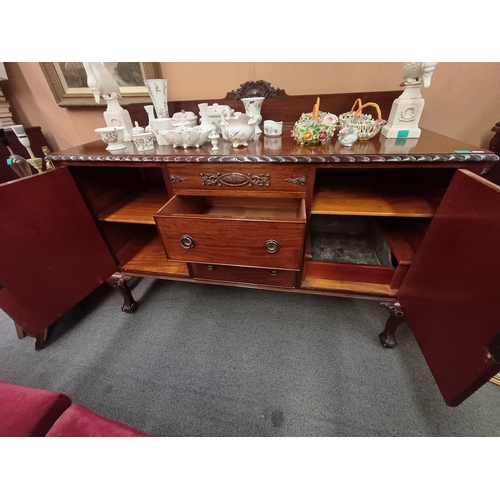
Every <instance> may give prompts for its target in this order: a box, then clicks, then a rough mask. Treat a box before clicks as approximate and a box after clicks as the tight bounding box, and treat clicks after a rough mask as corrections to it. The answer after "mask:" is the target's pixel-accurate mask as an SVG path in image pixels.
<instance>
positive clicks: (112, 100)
mask: <svg viewBox="0 0 500 500" xmlns="http://www.w3.org/2000/svg"><path fill="white" fill-rule="evenodd" d="M104 100H105V101H106V103H107V108H106V111H104V113H103V115H104V121H105V122H106V125H107V126H108V127H124V131H123V135H124V138H123V140H124V141H125V142H128V141H131V140H132V137H131V135H132V128H133V126H132V120H131V119H130V114H129V112H128V111H127V110H126V109H123V108H122V107H121V106H120V104H119V102H118V95H117V94H111V95H105V96H104Z"/></svg>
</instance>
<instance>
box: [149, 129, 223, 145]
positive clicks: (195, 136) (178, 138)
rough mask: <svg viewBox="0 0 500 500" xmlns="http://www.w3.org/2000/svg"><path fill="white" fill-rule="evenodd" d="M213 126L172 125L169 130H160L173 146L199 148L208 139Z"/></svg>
mask: <svg viewBox="0 0 500 500" xmlns="http://www.w3.org/2000/svg"><path fill="white" fill-rule="evenodd" d="M213 130H214V128H213V127H204V126H202V125H198V126H196V127H174V128H172V129H171V130H160V131H159V134H160V135H161V136H163V137H164V138H165V139H166V140H167V141H168V143H169V144H172V146H173V147H174V148H181V147H182V148H199V147H200V146H203V144H205V142H207V140H208V136H209V135H210V133H211V132H212V131H213Z"/></svg>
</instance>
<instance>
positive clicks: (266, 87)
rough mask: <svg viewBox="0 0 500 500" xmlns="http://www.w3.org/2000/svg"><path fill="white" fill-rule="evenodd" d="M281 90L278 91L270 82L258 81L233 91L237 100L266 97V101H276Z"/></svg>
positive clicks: (244, 84) (250, 82)
mask: <svg viewBox="0 0 500 500" xmlns="http://www.w3.org/2000/svg"><path fill="white" fill-rule="evenodd" d="M279 90H280V89H276V88H274V87H273V86H271V84H270V83H269V82H266V81H264V80H257V81H256V82H253V81H248V82H245V83H242V84H241V85H240V88H239V89H237V90H233V91H232V92H233V94H234V95H235V96H236V99H243V98H245V97H265V98H266V99H268V98H271V99H274V98H275V97H276V94H277V93H278V91H279Z"/></svg>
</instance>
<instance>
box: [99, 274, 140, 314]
mask: <svg viewBox="0 0 500 500" xmlns="http://www.w3.org/2000/svg"><path fill="white" fill-rule="evenodd" d="M130 278H131V276H124V275H123V274H120V273H116V274H113V276H111V278H109V279H108V280H106V281H107V283H108V284H109V285H111V286H112V287H113V288H114V289H115V290H118V292H119V293H120V295H121V296H122V297H123V305H122V311H123V312H126V313H129V314H132V313H134V312H135V311H136V310H137V307H138V306H139V304H138V303H137V302H136V301H135V300H134V297H132V293H131V291H130V289H129V287H128V285H127V281H128V280H129V279H130Z"/></svg>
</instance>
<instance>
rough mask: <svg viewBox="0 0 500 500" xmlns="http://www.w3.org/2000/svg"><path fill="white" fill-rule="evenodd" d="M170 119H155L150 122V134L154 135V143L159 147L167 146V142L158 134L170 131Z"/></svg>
mask: <svg viewBox="0 0 500 500" xmlns="http://www.w3.org/2000/svg"><path fill="white" fill-rule="evenodd" d="M172 121H173V120H172V118H155V119H154V120H151V123H150V127H151V132H153V134H154V135H155V138H156V142H157V143H158V145H159V146H167V145H168V142H167V141H166V139H165V138H164V137H163V136H162V135H161V134H160V130H170V129H171V128H172Z"/></svg>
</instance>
